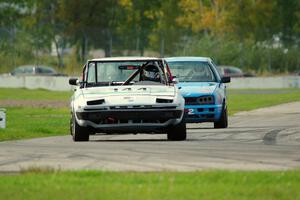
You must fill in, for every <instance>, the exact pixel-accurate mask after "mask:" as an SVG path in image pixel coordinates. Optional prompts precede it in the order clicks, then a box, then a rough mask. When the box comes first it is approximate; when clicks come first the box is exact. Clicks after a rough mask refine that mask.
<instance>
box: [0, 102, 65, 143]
mask: <svg viewBox="0 0 300 200" xmlns="http://www.w3.org/2000/svg"><path fill="white" fill-rule="evenodd" d="M6 109H7V111H6V113H7V114H6V121H7V123H6V126H7V128H6V129H0V141H3V140H13V139H24V138H35V137H46V136H54V135H66V134H68V133H69V117H70V114H69V111H68V109H67V108H60V109H57V108H26V107H20V108H15V107H8V108H6Z"/></svg>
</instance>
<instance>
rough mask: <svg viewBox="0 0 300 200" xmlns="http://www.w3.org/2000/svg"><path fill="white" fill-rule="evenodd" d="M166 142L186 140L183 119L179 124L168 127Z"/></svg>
mask: <svg viewBox="0 0 300 200" xmlns="http://www.w3.org/2000/svg"><path fill="white" fill-rule="evenodd" d="M167 134H168V140H172V141H180V140H186V123H185V119H184V118H183V119H182V120H181V122H180V123H179V124H176V125H174V126H172V127H170V128H169V129H168V131H167Z"/></svg>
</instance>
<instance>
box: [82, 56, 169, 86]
mask: <svg viewBox="0 0 300 200" xmlns="http://www.w3.org/2000/svg"><path fill="white" fill-rule="evenodd" d="M86 80H87V85H88V86H107V85H123V84H125V85H132V84H137V83H138V82H143V83H144V84H146V83H147V84H153V83H151V82H157V83H159V84H165V83H166V82H167V81H166V76H165V73H164V69H163V66H162V65H161V63H160V62H158V61H148V62H147V61H129V62H124V61H116V62H90V63H89V67H88V72H87V79H86ZM139 84H140V83H139Z"/></svg>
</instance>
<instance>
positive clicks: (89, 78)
mask: <svg viewBox="0 0 300 200" xmlns="http://www.w3.org/2000/svg"><path fill="white" fill-rule="evenodd" d="M95 73H96V70H95V63H90V64H89V68H88V75H87V82H88V83H96V76H95Z"/></svg>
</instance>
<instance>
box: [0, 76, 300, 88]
mask: <svg viewBox="0 0 300 200" xmlns="http://www.w3.org/2000/svg"><path fill="white" fill-rule="evenodd" d="M179 81H180V80H179ZM0 87H5V88H28V89H38V88H41V89H47V90H54V91H69V90H72V89H73V86H70V85H69V77H54V76H0ZM227 87H228V88H232V89H246V88H256V89H264V88H300V76H282V77H249V78H232V79H231V83H229V84H227Z"/></svg>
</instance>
